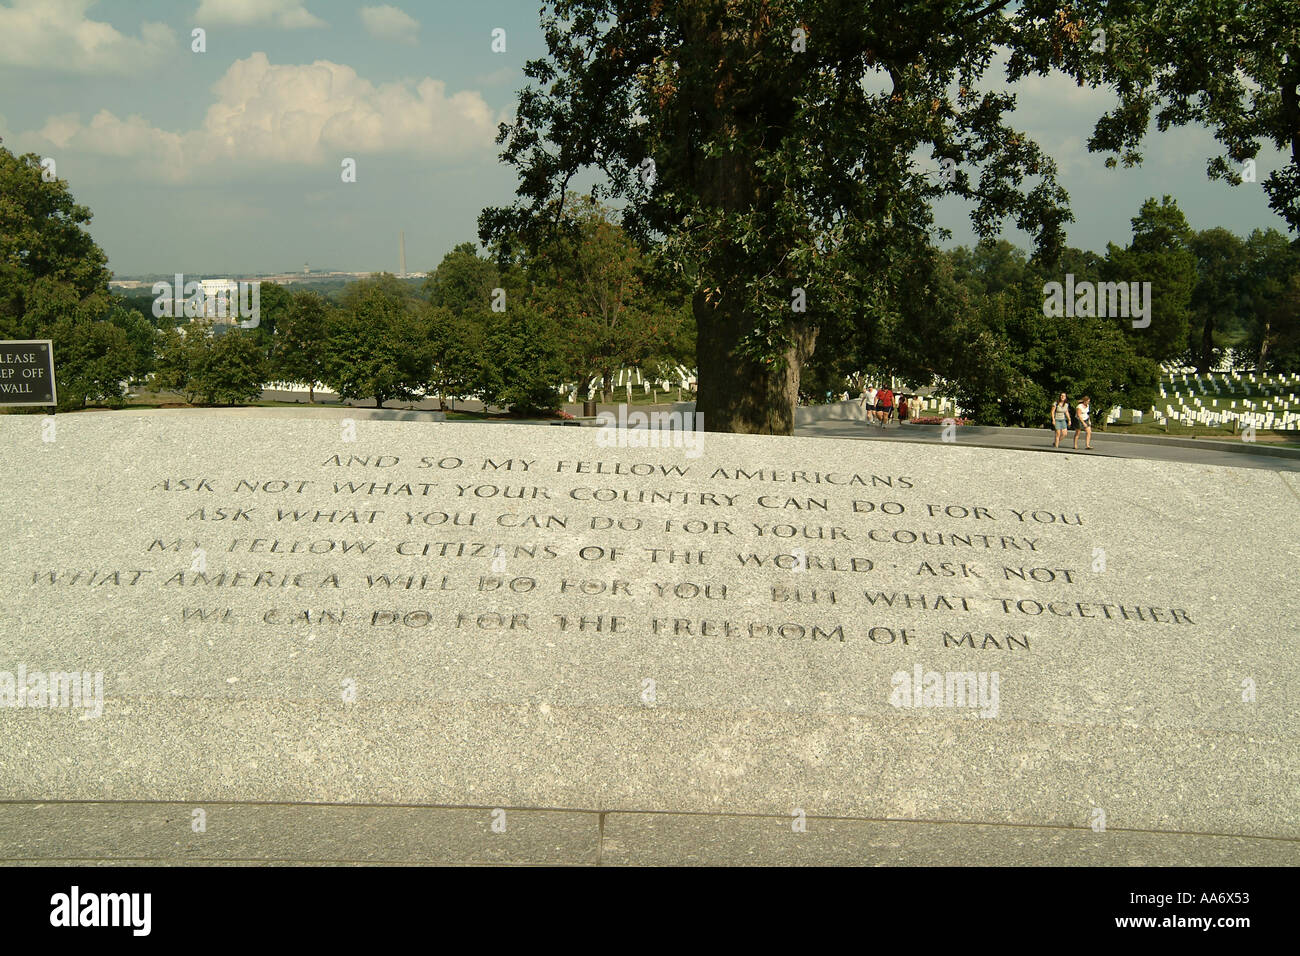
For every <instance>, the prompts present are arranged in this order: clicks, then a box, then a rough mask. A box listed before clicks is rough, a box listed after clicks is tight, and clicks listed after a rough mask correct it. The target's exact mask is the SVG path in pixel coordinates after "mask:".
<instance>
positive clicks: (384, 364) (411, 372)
mask: <svg viewBox="0 0 1300 956" xmlns="http://www.w3.org/2000/svg"><path fill="white" fill-rule="evenodd" d="M340 300H341V303H342V307H341V308H340V309H339V310H338V311H337V312H336V313H335V314H334V316H333V319H332V321H331V322H330V323H329V332H328V336H327V339H326V346H325V356H324V379H323V380H324V381H325V382H326V384H328V385H329V386H330V388H331V389H333V390H334V391H335V392H337V393H338V394H339V396H340V397H341V398H346V399H365V398H373V399H374V400H375V403H376V404H377V405H378V406H379V407H383V404H384V403H385V402H387V401H392V400H397V399H411V398H414V397H416V393H417V392H418V391H419V390H420V389H422V388H424V387H425V386H426V385H427V384H428V382H429V377H430V372H431V366H432V358H433V357H432V354H431V342H430V329H429V321H428V314H427V311H426V310H425V309H424V308H423V307H422V304H421V303H420V302H419V301H418V300H416V299H414V298H412V297H411V296H409V295H408V294H407V290H406V287H404V286H403V285H402V284H401V283H400V282H398V281H397V279H396V278H395V277H394V276H392V275H390V274H388V273H384V274H382V275H378V276H372V277H371V278H369V279H363V280H362V281H360V282H354V283H352V284H351V285H349V286H347V287H346V288H345V289H344V290H343V294H342V295H341V296H340Z"/></svg>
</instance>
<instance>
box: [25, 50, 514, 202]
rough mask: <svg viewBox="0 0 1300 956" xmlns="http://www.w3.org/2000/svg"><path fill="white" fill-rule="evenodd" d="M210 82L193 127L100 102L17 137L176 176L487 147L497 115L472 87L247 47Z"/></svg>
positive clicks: (459, 153)
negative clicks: (282, 62)
mask: <svg viewBox="0 0 1300 956" xmlns="http://www.w3.org/2000/svg"><path fill="white" fill-rule="evenodd" d="M212 89H213V92H214V93H215V94H216V101H215V102H214V103H213V104H212V105H211V106H210V107H209V108H208V111H207V114H206V116H205V117H204V119H203V122H202V124H201V125H199V126H198V127H197V128H196V129H192V130H188V131H185V130H165V129H161V128H158V127H155V126H153V125H151V124H150V123H149V122H148V121H147V120H145V119H144V118H143V117H141V116H138V115H132V116H128V117H127V118H125V119H122V118H120V117H118V116H116V115H115V114H113V113H111V112H109V111H108V110H101V111H100V112H99V113H97V114H96V115H95V116H94V117H93V118H92V119H91V121H90V122H89V123H88V124H83V123H82V122H81V120H80V118H79V117H78V116H76V115H75V114H72V115H58V116H51V117H49V118H48V119H47V120H46V123H45V125H44V127H42V128H41V129H40V130H38V131H34V132H31V133H26V134H23V140H24V142H26V141H30V140H34V141H35V143H34V145H37V146H53V147H57V148H58V149H61V150H68V151H83V152H86V153H89V154H96V155H102V156H115V157H124V158H130V159H132V160H133V161H135V162H137V163H138V164H139V165H141V166H142V167H143V168H144V170H145V171H146V172H147V173H148V174H150V175H155V176H158V177H161V178H164V179H167V180H169V181H173V182H180V181H185V180H190V179H192V178H194V175H195V173H196V172H198V171H200V170H202V169H203V168H204V167H208V168H211V167H212V166H213V165H216V164H220V165H221V166H222V167H224V168H226V169H227V170H228V169H231V168H235V167H238V166H240V165H256V164H259V163H295V164H300V165H308V166H312V165H320V164H324V163H333V164H337V163H338V162H340V161H341V159H342V158H343V157H346V156H352V157H357V156H363V155H378V154H385V153H418V154H419V155H421V156H427V157H430V158H447V157H455V156H465V155H472V154H475V153H483V154H484V155H488V154H490V151H491V149H492V145H493V137H494V136H495V133H496V124H497V122H498V117H496V116H494V115H493V113H492V110H491V108H490V107H489V106H488V105H487V103H486V102H484V100H483V97H482V96H481V95H480V94H479V93H477V92H475V91H470V90H462V91H460V92H457V93H448V91H447V86H446V84H445V83H443V82H442V81H440V80H435V79H433V78H432V77H426V78H425V79H423V80H421V81H419V82H418V83H410V82H394V83H383V84H379V85H375V84H373V83H371V82H370V81H369V80H367V79H365V78H363V77H361V76H358V75H357V72H356V71H355V70H353V69H352V68H351V67H349V66H344V65H342V64H339V63H331V62H329V61H328V60H317V61H316V62H315V63H312V64H310V65H301V66H276V65H274V64H272V63H270V62H269V60H268V59H267V56H266V54H265V53H254V54H253V55H252V56H250V57H248V58H247V59H244V60H236V61H235V62H234V63H233V64H231V66H230V69H229V70H227V71H226V73H225V75H224V76H223V77H222V78H221V79H220V80H218V81H217V82H216V83H215V84H214V85H213V88H212Z"/></svg>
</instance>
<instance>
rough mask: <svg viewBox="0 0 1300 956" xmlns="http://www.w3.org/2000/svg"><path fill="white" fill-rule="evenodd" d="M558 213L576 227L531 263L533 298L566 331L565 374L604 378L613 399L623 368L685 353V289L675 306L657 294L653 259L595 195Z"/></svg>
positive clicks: (554, 239) (550, 242) (558, 236)
mask: <svg viewBox="0 0 1300 956" xmlns="http://www.w3.org/2000/svg"><path fill="white" fill-rule="evenodd" d="M557 214H558V215H559V216H561V217H562V218H563V220H564V221H565V225H566V226H568V227H569V228H566V229H563V230H559V231H557V232H555V233H554V234H553V235H552V236H551V237H550V238H549V240H548V241H547V242H545V243H543V244H542V245H541V246H540V247H539V248H538V249H537V250H536V251H535V252H534V253H533V254H532V255H530V256H529V257H528V258H527V260H526V262H525V269H526V271H527V274H528V277H529V279H530V286H531V292H530V301H531V302H532V303H533V304H535V305H536V307H537V308H538V309H539V310H540V311H541V313H542V314H544V315H546V316H548V317H549V318H550V319H551V320H552V321H553V322H554V323H555V324H556V325H557V326H558V327H559V328H560V329H562V335H561V336H560V337H559V341H560V343H561V345H562V350H563V355H562V359H563V363H564V367H565V378H566V379H567V380H571V381H576V382H578V384H579V388H580V390H585V386H586V385H587V383H589V382H591V381H592V380H595V381H597V382H599V383H601V386H602V391H603V392H604V394H605V400H606V401H609V400H610V399H611V396H612V388H613V382H614V375H615V374H616V373H617V372H618V371H619V370H620V369H623V368H631V367H644V366H648V365H651V364H656V363H658V364H665V363H666V362H667V361H668V360H670V359H672V358H676V357H678V356H681V355H682V354H683V353H682V350H681V345H682V344H683V342H684V340H685V338H686V336H687V335H688V333H687V332H686V331H685V330H684V329H683V328H682V326H683V322H684V313H685V309H684V308H683V305H684V300H683V299H682V297H681V296H680V295H679V296H678V302H677V304H676V307H674V305H673V303H672V302H671V299H670V298H666V297H664V296H661V295H658V294H656V290H654V289H653V288H652V281H651V279H650V276H649V274H648V273H649V272H650V265H649V263H648V262H647V260H646V258H645V257H644V256H643V255H642V254H641V251H640V249H638V248H637V246H636V244H635V243H634V242H633V241H632V240H631V238H630V237H629V236H628V235H627V233H626V232H625V231H624V230H623V228H622V227H621V226H619V225H618V224H617V223H615V222H613V221H612V220H611V211H610V210H609V209H608V208H607V207H605V206H603V205H601V204H600V203H598V202H596V201H595V200H593V199H592V198H591V197H590V196H582V197H570V199H569V201H568V202H567V203H566V204H565V208H564V209H563V210H560V211H559V212H558V213H557ZM686 355H687V356H689V353H686ZM679 361H680V359H679Z"/></svg>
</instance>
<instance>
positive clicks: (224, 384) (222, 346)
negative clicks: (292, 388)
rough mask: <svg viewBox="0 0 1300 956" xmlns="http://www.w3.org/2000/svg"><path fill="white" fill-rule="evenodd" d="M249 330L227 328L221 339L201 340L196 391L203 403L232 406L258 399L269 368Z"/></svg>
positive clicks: (220, 336)
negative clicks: (202, 343) (203, 346)
mask: <svg viewBox="0 0 1300 956" xmlns="http://www.w3.org/2000/svg"><path fill="white" fill-rule="evenodd" d="M252 331H254V330H252V329H241V328H238V327H234V328H229V329H227V330H226V332H225V334H223V335H215V336H207V335H204V336H202V339H203V342H204V345H205V348H203V350H202V358H201V360H200V361H199V363H198V374H197V376H196V382H195V385H194V387H195V389H196V390H197V391H198V392H199V393H200V394H201V395H202V396H203V399H204V401H206V402H209V403H213V404H218V405H235V404H239V403H241V402H251V401H255V400H256V399H258V398H260V397H261V395H262V386H263V383H265V382H266V380H267V378H269V376H270V367H269V366H268V364H267V360H266V356H265V355H264V354H263V351H262V345H261V343H260V342H259V341H258V340H257V337H256V336H254V335H252V334H250V333H251V332H252Z"/></svg>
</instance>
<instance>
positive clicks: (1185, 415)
mask: <svg viewBox="0 0 1300 956" xmlns="http://www.w3.org/2000/svg"><path fill="white" fill-rule="evenodd" d="M1124 412H1125V410H1124V409H1123V408H1121V407H1120V406H1118V405H1117V406H1115V407H1114V408H1112V409H1111V410H1110V412H1109V413H1107V415H1106V424H1108V425H1114V424H1115V423H1116V422H1119V421H1121V419H1122V418H1123V415H1124ZM1128 414H1129V421H1130V422H1132V423H1133V424H1135V425H1137V424H1141V422H1142V421H1143V419H1144V418H1145V417H1146V416H1147V415H1148V414H1149V415H1150V416H1151V418H1152V420H1153V421H1154V422H1155V423H1156V424H1158V425H1167V424H1168V423H1169V422H1171V421H1174V422H1178V423H1179V424H1181V425H1195V424H1200V425H1206V426H1209V427H1213V428H1223V427H1226V426H1229V425H1234V424H1235V425H1238V426H1246V425H1249V426H1251V427H1252V428H1255V429H1271V430H1274V431H1293V430H1298V429H1300V412H1293V411H1284V412H1282V413H1280V414H1279V413H1277V412H1275V411H1271V410H1270V411H1265V412H1237V411H1233V410H1231V409H1222V410H1215V409H1209V408H1204V407H1200V408H1196V409H1192V408H1188V407H1187V406H1186V405H1183V406H1180V407H1179V408H1177V409H1175V408H1173V407H1172V406H1170V405H1166V406H1165V410H1164V411H1163V412H1161V411H1159V410H1158V409H1155V408H1152V409H1150V410H1149V411H1148V412H1146V413H1144V412H1142V411H1141V410H1140V409H1136V408H1135V409H1130V410H1129V411H1128Z"/></svg>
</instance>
